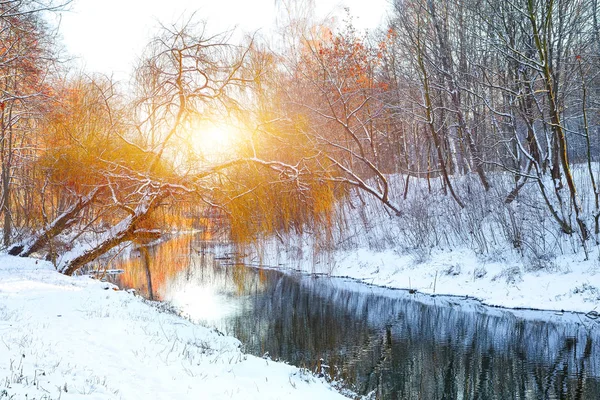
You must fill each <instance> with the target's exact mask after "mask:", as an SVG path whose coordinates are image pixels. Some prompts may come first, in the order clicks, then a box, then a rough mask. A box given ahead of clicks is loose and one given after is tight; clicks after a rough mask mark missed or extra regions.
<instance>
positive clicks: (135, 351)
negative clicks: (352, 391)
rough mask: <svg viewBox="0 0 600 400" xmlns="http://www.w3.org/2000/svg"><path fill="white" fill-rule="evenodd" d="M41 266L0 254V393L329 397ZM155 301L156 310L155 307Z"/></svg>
mask: <svg viewBox="0 0 600 400" xmlns="http://www.w3.org/2000/svg"><path fill="white" fill-rule="evenodd" d="M115 289H116V288H115V287H114V286H112V285H110V284H107V283H102V282H99V281H96V280H93V279H90V278H88V277H67V276H63V275H61V274H58V273H57V272H55V271H54V269H53V267H52V265H51V264H49V263H47V262H44V261H36V260H33V259H23V258H17V257H11V256H4V255H3V256H0V399H2V400H4V399H7V400H8V399H25V398H27V399H30V400H31V399H39V400H41V399H45V400H50V399H64V400H67V399H188V398H189V399H231V398H235V399H284V398H285V399H307V398H313V399H330V398H331V399H336V398H343V397H342V396H341V395H340V394H339V393H337V392H335V391H334V390H333V389H332V388H331V387H330V386H328V385H327V384H326V383H324V382H322V381H321V380H319V379H317V378H315V377H314V376H312V375H310V374H308V373H306V372H304V371H302V370H300V369H298V368H295V367H292V366H289V365H286V364H283V363H276V362H272V361H271V360H267V359H262V358H258V357H253V356H250V355H246V354H244V353H242V352H241V351H240V350H239V345H240V343H239V341H238V340H237V339H235V338H232V337H226V336H222V335H221V334H219V333H217V332H215V331H212V330H209V329H206V328H204V327H202V326H198V325H195V324H193V323H191V322H189V321H187V320H185V319H182V318H180V317H178V316H176V315H174V314H172V313H168V312H165V311H161V310H160V305H158V306H157V305H156V304H154V305H152V304H149V303H147V302H145V301H143V300H142V299H141V298H139V297H137V296H134V295H133V294H131V293H127V292H124V291H118V290H115ZM163 307H164V306H163Z"/></svg>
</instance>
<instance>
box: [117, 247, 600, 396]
mask: <svg viewBox="0 0 600 400" xmlns="http://www.w3.org/2000/svg"><path fill="white" fill-rule="evenodd" d="M219 246H220V245H219V244H218V243H216V244H211V243H207V242H205V241H203V240H202V239H201V238H200V237H199V236H192V235H183V236H178V237H176V238H174V239H172V240H169V241H167V242H164V243H162V244H159V245H156V246H153V247H150V248H149V249H148V250H147V252H146V251H139V250H134V251H132V252H131V253H130V254H129V255H128V256H126V257H122V258H120V259H115V260H114V261H113V263H112V264H111V265H110V267H111V268H119V269H123V270H124V271H125V272H124V273H123V274H121V275H118V276H117V277H116V278H115V279H116V283H117V284H119V285H120V286H121V287H127V288H135V289H136V290H138V291H139V292H140V293H142V294H143V295H145V296H147V297H153V298H155V299H158V300H163V301H169V302H172V303H173V304H174V305H176V306H177V307H178V308H180V309H181V310H182V311H183V313H184V314H186V315H187V316H188V317H189V318H191V319H193V320H195V321H198V322H199V323H202V324H205V325H207V326H210V327H214V328H215V329H218V330H219V331H221V332H223V333H226V334H230V335H233V336H235V337H237V338H238V339H239V340H240V341H241V342H242V343H243V344H244V347H245V350H246V351H247V352H249V353H251V354H254V355H258V356H264V357H270V358H271V359H276V360H283V361H286V362H289V363H291V364H294V365H296V366H299V367H304V368H307V369H310V370H311V371H313V372H315V373H317V374H322V375H324V376H325V377H327V379H329V380H331V381H335V382H338V384H339V385H341V386H343V387H346V388H349V389H351V390H353V391H355V392H356V393H359V394H361V395H367V394H369V395H370V398H377V399H427V400H433V399H499V400H500V399H582V400H589V399H600V323H598V322H594V321H592V320H590V319H588V318H586V317H585V316H582V315H578V314H570V313H564V314H558V313H554V312H540V311H525V310H522V311H519V310H506V309H500V308H493V307H487V306H483V305H481V304H480V303H479V302H477V301H475V300H469V299H461V298H453V297H444V296H438V297H431V296H427V295H422V294H418V293H417V294H411V293H408V292H407V291H404V290H394V289H387V288H380V287H375V286H369V285H366V284H363V283H358V282H355V281H352V280H349V279H343V278H330V277H326V276H307V275H303V274H298V273H293V272H287V273H283V272H281V271H276V270H272V269H258V268H253V267H247V266H244V265H233V264H231V263H228V262H224V260H222V259H217V257H216V256H215V254H218V253H219V252H215V250H217V249H219ZM221 250H222V249H221ZM220 253H222V251H221V252H220ZM225 261H227V260H225ZM147 267H149V268H147Z"/></svg>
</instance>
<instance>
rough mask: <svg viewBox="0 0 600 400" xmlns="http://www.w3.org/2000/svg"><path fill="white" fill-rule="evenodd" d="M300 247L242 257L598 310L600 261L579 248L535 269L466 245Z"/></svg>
mask: <svg viewBox="0 0 600 400" xmlns="http://www.w3.org/2000/svg"><path fill="white" fill-rule="evenodd" d="M303 248H304V251H297V250H295V251H293V252H290V251H286V249H285V248H283V247H282V246H278V244H277V243H274V242H271V244H270V245H267V246H265V247H264V248H263V254H262V255H261V256H256V255H252V253H251V252H250V253H249V256H248V257H247V258H246V260H247V261H248V262H249V263H250V264H253V265H258V264H263V265H268V266H278V268H282V269H286V268H287V269H293V270H299V271H303V272H307V273H313V272H314V273H324V274H327V275H331V276H336V277H348V278H353V279H356V280H358V281H362V282H365V283H368V284H372V285H378V286H385V287H390V288H398V289H407V290H411V289H412V290H416V291H418V292H420V293H425V294H437V295H453V296H469V297H474V298H476V299H478V300H480V301H481V302H482V303H484V304H487V305H491V306H499V307H506V308H527V309H540V310H556V311H562V310H564V311H574V312H583V313H587V312H589V311H597V312H600V262H599V261H598V254H596V253H594V254H591V256H590V259H589V260H587V261H584V260H583V255H581V254H570V255H565V256H561V257H557V258H555V259H553V260H551V261H549V262H548V265H545V266H544V268H540V269H536V268H534V267H533V266H531V265H528V264H527V261H526V260H524V259H523V258H520V257H516V256H514V255H513V256H512V257H510V256H507V257H505V258H500V257H499V258H497V259H495V260H493V259H491V258H489V257H488V258H484V257H482V256H478V255H476V254H475V253H474V252H473V251H472V250H469V249H456V250H452V251H433V252H432V253H431V255H429V256H428V257H427V258H426V259H425V260H423V261H421V262H419V261H417V259H416V258H415V256H414V255H411V254H398V253H397V252H396V251H393V250H384V251H374V250H368V249H364V248H361V249H357V250H351V251H348V250H346V251H341V250H340V251H333V252H332V253H329V254H327V256H320V257H315V255H314V254H313V253H311V252H310V246H307V245H304V246H303ZM296 249H297V248H296ZM315 260H316V262H315Z"/></svg>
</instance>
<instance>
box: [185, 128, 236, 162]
mask: <svg viewBox="0 0 600 400" xmlns="http://www.w3.org/2000/svg"><path fill="white" fill-rule="evenodd" d="M189 135H190V143H191V146H192V147H193V151H194V153H196V154H198V155H199V156H201V157H203V158H206V159H210V160H222V159H226V158H231V157H233V156H235V155H236V154H237V152H238V148H239V145H240V139H241V133H240V130H239V129H238V128H236V127H235V126H233V125H231V124H228V123H225V122H222V121H201V122H198V123H196V124H193V126H192V127H191V129H190V131H189Z"/></svg>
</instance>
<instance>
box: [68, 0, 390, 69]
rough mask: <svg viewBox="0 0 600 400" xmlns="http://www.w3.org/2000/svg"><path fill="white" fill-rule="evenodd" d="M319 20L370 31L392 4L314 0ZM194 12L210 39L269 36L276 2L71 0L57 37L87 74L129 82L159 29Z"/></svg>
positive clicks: (382, 0) (373, 0)
mask: <svg viewBox="0 0 600 400" xmlns="http://www.w3.org/2000/svg"><path fill="white" fill-rule="evenodd" d="M314 1H315V4H316V13H317V15H318V16H321V17H323V16H326V15H328V16H331V15H337V16H338V18H340V17H341V16H343V9H344V7H348V8H349V9H350V13H351V14H352V15H353V16H354V20H353V21H354V25H355V26H357V27H358V28H361V29H373V28H375V27H376V26H377V25H378V24H379V22H381V21H382V20H383V18H384V16H385V14H386V10H387V9H388V7H389V1H390V0H369V1H365V0H314ZM192 12H196V16H197V17H198V18H199V19H203V20H206V21H207V22H208V28H209V30H210V31H211V32H213V33H218V32H222V31H225V30H228V29H231V28H234V27H237V28H238V29H239V30H243V31H251V32H253V31H256V30H261V31H263V32H266V31H268V29H269V27H272V26H273V24H274V21H275V16H276V0H247V1H243V0H195V1H194V0H102V1H98V0H75V1H74V2H73V3H72V5H71V6H70V10H69V11H67V12H63V13H61V16H60V33H61V35H62V39H63V43H64V45H65V47H66V51H67V52H68V54H70V55H71V56H73V57H76V58H77V62H78V64H79V65H80V66H81V67H82V68H83V69H85V70H86V71H88V72H101V73H104V74H107V75H113V76H114V77H115V78H116V79H118V80H122V79H127V77H128V76H129V75H130V72H131V68H132V65H133V64H134V63H135V60H136V59H137V57H139V55H140V53H141V52H142V49H143V48H144V46H145V44H146V43H147V42H148V41H149V38H150V37H151V36H152V32H153V30H155V29H156V28H157V27H158V26H159V23H160V22H162V23H164V24H166V25H169V24H171V23H173V22H175V21H177V20H178V19H181V17H182V16H187V15H190V14H191V13H192Z"/></svg>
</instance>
